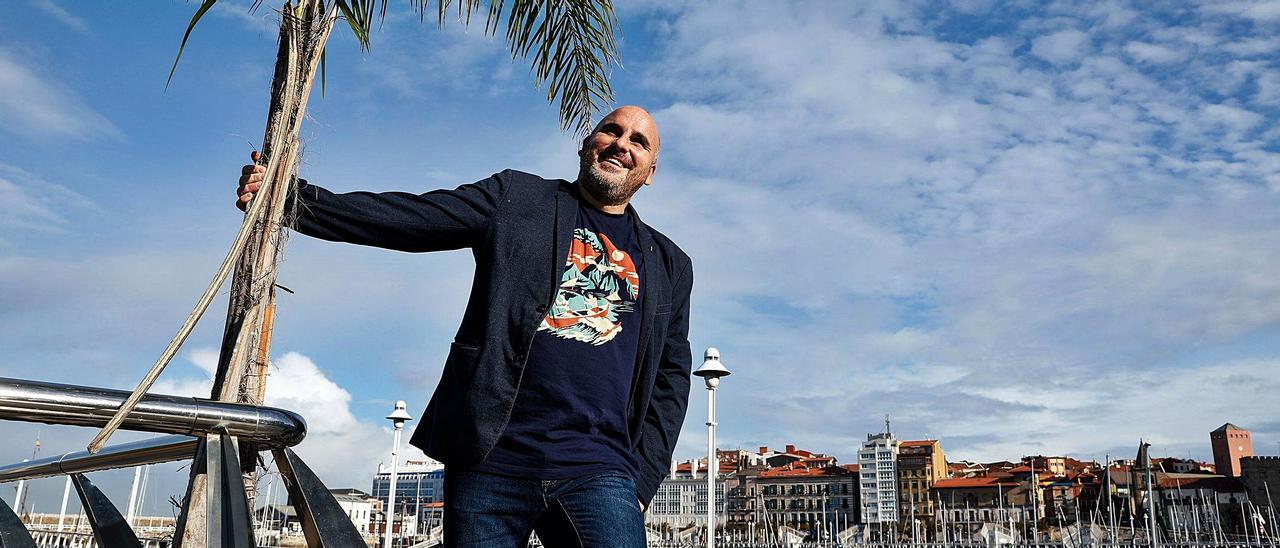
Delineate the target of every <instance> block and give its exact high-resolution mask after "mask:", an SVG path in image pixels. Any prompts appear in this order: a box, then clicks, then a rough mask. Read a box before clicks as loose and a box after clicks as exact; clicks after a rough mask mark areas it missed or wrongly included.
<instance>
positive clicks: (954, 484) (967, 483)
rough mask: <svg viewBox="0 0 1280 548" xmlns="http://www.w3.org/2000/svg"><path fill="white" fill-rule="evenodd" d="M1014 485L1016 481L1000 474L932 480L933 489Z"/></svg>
mask: <svg viewBox="0 0 1280 548" xmlns="http://www.w3.org/2000/svg"><path fill="white" fill-rule="evenodd" d="M997 485H999V486H1004V487H1009V486H1016V485H1018V482H1016V481H1012V480H1010V479H1008V478H1007V477H1001V476H978V477H972V478H950V479H944V480H938V481H936V482H934V484H933V488H934V489H971V488H975V487H996V486H997Z"/></svg>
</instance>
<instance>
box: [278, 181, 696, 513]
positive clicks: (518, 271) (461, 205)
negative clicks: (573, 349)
mask: <svg viewBox="0 0 1280 548" xmlns="http://www.w3.org/2000/svg"><path fill="white" fill-rule="evenodd" d="M575 192H577V189H576V188H575V187H574V185H573V183H570V182H568V181H564V180H547V179H543V178H541V177H538V176H536V175H531V174H528V173H522V172H519V171H513V170H507V171H503V172H501V173H497V174H494V175H493V176H491V177H489V178H487V179H484V180H482V181H479V182H476V183H473V184H469V185H463V186H460V187H458V188H456V189H454V190H436V191H432V192H427V193H425V194H410V193H405V192H383V193H372V192H351V193H347V194H334V193H332V192H329V191H327V190H325V189H323V188H320V187H317V186H314V185H309V184H307V183H306V182H305V181H301V182H300V183H299V188H298V190H297V192H296V193H295V196H296V197H297V201H296V203H295V204H294V207H293V208H292V213H293V214H294V215H296V229H297V230H298V231H299V232H301V233H303V234H307V235H309V236H314V237H316V238H321V239H325V240H331V241H337V242H350V243H354V244H361V245H370V246H377V247H383V248H387V249H395V250H399V251H411V252H422V251H442V250H451V249H461V248H470V249H471V252H472V255H474V256H475V261H476V271H475V277H474V279H473V280H472V284H471V296H470V299H469V301H468V302H467V308H466V312H465V313H464V314H463V316H462V324H461V325H460V326H459V327H458V334H457V335H456V336H455V337H454V340H453V344H452V346H451V347H450V349H449V357H448V358H447V360H446V361H445V365H444V372H443V374H442V375H441V377H440V383H439V384H438V385H437V386H436V390H435V393H434V394H432V396H431V402H430V404H428V405H427V410H426V411H425V412H424V413H423V417H422V422H420V423H419V425H418V427H417V429H416V430H415V431H414V433H413V437H412V438H411V439H410V443H412V444H413V445H414V446H416V447H418V448H420V449H422V450H423V451H425V452H426V453H427V454H428V455H430V456H431V457H432V458H435V459H437V460H439V461H441V462H443V463H445V464H446V465H449V466H458V467H463V468H466V467H470V466H473V465H475V464H477V463H479V462H480V461H482V460H484V458H485V456H486V455H488V454H489V450H490V449H492V448H493V446H494V444H495V443H497V441H498V436H499V435H501V434H502V431H503V429H504V428H506V425H507V421H508V420H509V419H510V417H511V408H512V405H513V404H514V403H515V399H516V392H517V391H518V390H519V389H520V377H521V374H522V373H523V371H524V366H525V360H526V359H527V357H528V356H527V353H528V351H529V346H530V344H531V343H532V341H533V336H534V333H535V332H536V331H537V329H538V325H539V324H540V323H541V322H542V319H543V317H544V316H545V315H546V312H547V309H548V307H549V306H550V305H551V303H552V302H553V299H554V298H555V295H556V288H557V285H558V283H559V280H560V275H561V274H562V272H563V270H564V261H565V257H567V256H568V254H569V245H570V243H571V241H572V238H573V229H574V222H575V221H576V219H577V208H578V202H577V197H576V196H575V195H574V193H575ZM628 210H629V211H630V212H631V213H632V214H633V218H634V219H636V227H635V228H636V234H637V236H638V237H639V241H640V245H641V247H642V249H643V253H644V267H643V268H644V274H643V283H644V284H645V287H646V288H647V289H646V291H647V293H646V295H645V298H644V300H643V306H642V311H641V312H642V314H641V323H640V333H639V337H640V338H639V343H638V345H637V352H636V368H635V374H634V375H633V376H632V378H633V380H632V386H631V398H630V401H629V402H628V403H627V419H628V427H629V430H630V433H631V439H632V440H634V442H635V448H634V460H635V462H636V469H637V470H638V476H639V477H637V478H635V480H636V488H637V493H636V494H637V496H638V497H639V498H640V499H641V500H642V501H644V502H645V503H646V504H647V503H648V502H649V501H650V500H651V499H652V498H653V495H654V493H656V492H657V490H658V485H659V484H660V483H661V482H662V479H663V478H664V477H666V475H667V471H668V470H669V463H670V462H671V453H672V451H673V450H674V449H675V445H676V438H677V436H679V434H680V426H681V424H682V423H683V422H684V416H685V410H686V408H687V407H688V401H689V373H690V367H691V365H692V356H691V354H690V351H689V294H690V292H691V291H692V289H693V264H692V261H690V260H689V256H688V255H686V254H685V253H684V252H683V251H681V250H680V248H679V247H677V246H676V244H675V243H674V242H672V241H671V240H670V239H669V238H667V237H666V236H663V235H662V234H661V233H659V232H658V231H656V230H654V229H652V228H650V227H649V226H648V225H646V224H644V223H643V222H641V221H640V217H639V216H638V215H634V214H635V210H634V209H632V208H631V207H630V206H628Z"/></svg>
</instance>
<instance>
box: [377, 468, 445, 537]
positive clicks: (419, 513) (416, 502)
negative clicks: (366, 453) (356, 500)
mask: <svg viewBox="0 0 1280 548" xmlns="http://www.w3.org/2000/svg"><path fill="white" fill-rule="evenodd" d="M390 488H391V466H390V465H387V464H379V465H378V473H377V474H375V475H374V476H373V489H372V496H373V498H375V499H378V500H380V501H382V504H384V505H385V504H386V502H387V495H388V494H389V492H390V490H391V489H390ZM439 502H444V465H442V464H440V463H439V462H436V461H434V460H430V459H428V460H422V461H418V460H411V461H406V462H405V463H404V464H403V465H401V466H400V469H399V470H398V471H397V473H396V514H397V515H405V514H407V515H411V516H415V517H416V522H422V523H431V522H432V521H433V520H432V517H431V516H430V515H429V514H431V512H432V511H433V510H432V508H433V506H431V504H432V503H439ZM435 512H436V513H439V510H438V508H437V509H436V510H435ZM435 520H436V521H438V520H439V516H436V517H435ZM396 521H397V522H398V521H399V518H396Z"/></svg>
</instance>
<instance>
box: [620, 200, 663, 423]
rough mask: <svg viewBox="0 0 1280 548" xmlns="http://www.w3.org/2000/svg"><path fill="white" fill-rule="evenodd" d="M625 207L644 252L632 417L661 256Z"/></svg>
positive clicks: (655, 303)
mask: <svg viewBox="0 0 1280 548" xmlns="http://www.w3.org/2000/svg"><path fill="white" fill-rule="evenodd" d="M627 211H630V212H631V218H632V220H633V221H632V222H634V223H635V224H634V229H635V231H636V236H637V237H638V238H639V239H640V248H641V251H642V254H643V255H644V266H643V267H641V268H642V269H643V270H644V275H643V276H642V277H641V278H640V292H641V296H642V298H641V303H642V304H641V305H640V332H639V337H638V338H637V339H636V365H635V369H633V370H632V373H631V396H630V397H629V398H628V399H629V400H630V401H628V402H627V417H628V418H629V419H630V418H632V417H634V416H635V415H634V409H633V407H634V406H635V404H636V388H637V387H638V386H639V383H640V379H641V377H643V376H645V370H644V364H645V362H646V361H647V360H648V355H649V348H650V347H652V346H653V345H652V344H650V341H649V337H650V333H652V332H653V321H654V316H655V312H656V311H657V309H658V301H659V300H661V297H660V295H659V293H660V292H661V291H663V290H662V284H660V283H655V281H656V280H658V279H660V276H662V265H661V262H660V261H662V257H661V255H659V254H658V248H657V246H656V245H655V244H654V243H653V234H650V233H649V227H648V225H646V224H644V222H642V221H641V220H640V215H639V214H637V213H636V210H635V208H633V207H631V206H630V205H628V206H627ZM640 412H641V413H644V410H640Z"/></svg>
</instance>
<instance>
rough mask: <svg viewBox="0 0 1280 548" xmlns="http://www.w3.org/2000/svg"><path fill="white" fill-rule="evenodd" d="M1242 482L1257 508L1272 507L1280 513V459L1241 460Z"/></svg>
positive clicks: (1249, 458) (1247, 458)
mask: <svg viewBox="0 0 1280 548" xmlns="http://www.w3.org/2000/svg"><path fill="white" fill-rule="evenodd" d="M1240 481H1241V483H1244V490H1245V492H1246V493H1248V494H1249V500H1250V501H1253V504H1254V505H1256V506H1270V507H1272V508H1274V509H1275V510H1276V511H1277V512H1280V506H1278V505H1277V504H1276V503H1275V501H1277V500H1280V457H1244V458H1241V459H1240Z"/></svg>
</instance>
